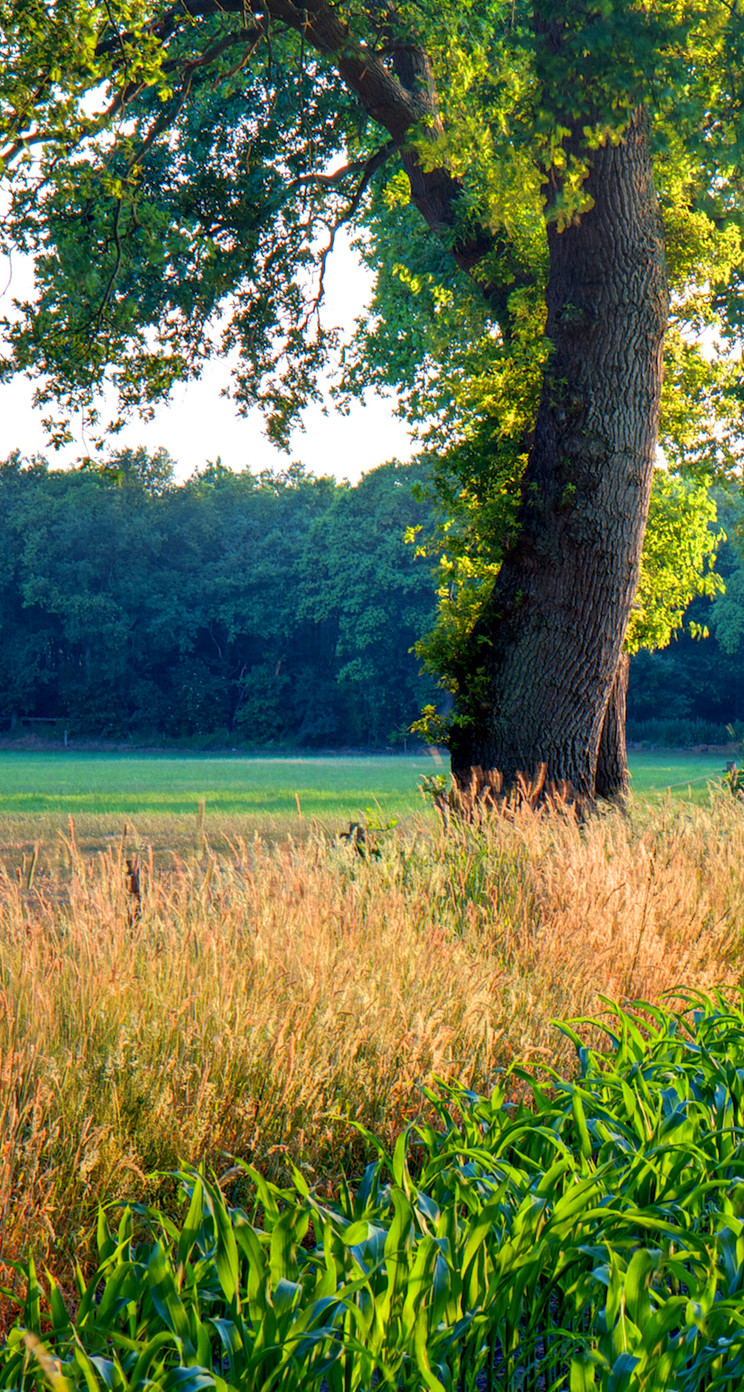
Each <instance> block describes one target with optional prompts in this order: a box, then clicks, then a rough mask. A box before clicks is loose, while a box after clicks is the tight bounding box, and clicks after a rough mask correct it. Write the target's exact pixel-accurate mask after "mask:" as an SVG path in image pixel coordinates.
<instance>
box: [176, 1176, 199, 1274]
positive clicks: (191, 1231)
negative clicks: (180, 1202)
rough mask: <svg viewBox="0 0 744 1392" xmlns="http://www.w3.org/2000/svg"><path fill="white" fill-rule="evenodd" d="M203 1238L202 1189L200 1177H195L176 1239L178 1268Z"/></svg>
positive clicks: (185, 1261) (184, 1262)
mask: <svg viewBox="0 0 744 1392" xmlns="http://www.w3.org/2000/svg"><path fill="white" fill-rule="evenodd" d="M203 1237H204V1188H203V1185H202V1181H201V1176H199V1175H197V1176H195V1179H194V1187H193V1189H192V1191H191V1199H190V1201H189V1207H188V1212H187V1214H186V1219H185V1222H184V1225H183V1227H182V1228H181V1234H180V1237H179V1239H178V1262H179V1265H180V1266H185V1265H186V1263H187V1261H188V1259H189V1257H190V1255H191V1252H192V1249H193V1248H194V1247H195V1246H196V1244H197V1242H199V1241H200V1240H202V1239H203Z"/></svg>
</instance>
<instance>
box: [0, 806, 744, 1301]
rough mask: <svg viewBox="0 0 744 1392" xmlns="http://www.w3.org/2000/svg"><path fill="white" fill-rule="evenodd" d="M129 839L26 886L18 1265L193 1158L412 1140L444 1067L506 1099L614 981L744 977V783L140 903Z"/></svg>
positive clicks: (56, 1247)
mask: <svg viewBox="0 0 744 1392" xmlns="http://www.w3.org/2000/svg"><path fill="white" fill-rule="evenodd" d="M123 851H124V848H123V846H122V848H121V850H120V852H119V853H117V852H115V851H112V850H108V851H107V852H106V853H105V854H101V855H99V856H97V857H94V858H86V857H84V856H82V855H80V854H79V853H78V851H77V849H76V847H75V843H74V839H73V840H72V841H71V843H70V854H69V865H68V868H67V870H66V871H65V872H64V873H62V872H59V873H58V874H55V875H54V876H51V875H50V876H48V877H47V878H41V879H39V880H38V881H37V882H36V883H35V884H33V885H31V886H30V887H29V886H28V885H26V884H25V883H23V881H22V878H21V879H20V880H19V879H18V878H17V877H13V876H11V875H8V874H5V875H4V876H3V877H2V879H1V880H0V1077H1V1078H2V1092H1V1093H0V1262H4V1263H8V1262H10V1261H12V1259H13V1258H15V1257H18V1256H20V1255H21V1254H25V1253H27V1252H28V1251H29V1249H31V1248H33V1249H34V1250H35V1251H36V1253H37V1256H42V1257H45V1258H47V1259H49V1260H51V1261H52V1262H53V1264H54V1265H55V1266H56V1267H57V1269H58V1270H62V1269H63V1268H64V1266H65V1264H66V1262H67V1261H68V1260H69V1258H70V1257H71V1256H72V1254H73V1253H77V1254H78V1255H80V1254H81V1253H84V1250H85V1234H86V1232H87V1231H88V1230H89V1227H90V1224H91V1221H92V1219H93V1218H94V1216H95V1208H96V1204H97V1201H98V1200H99V1199H101V1200H106V1199H109V1198H112V1197H114V1196H116V1195H126V1196H128V1197H132V1196H137V1197H140V1198H144V1197H146V1196H147V1195H148V1193H149V1194H152V1193H153V1192H154V1190H155V1189H156V1188H157V1187H158V1186H160V1188H161V1190H162V1188H163V1185H164V1184H167V1181H164V1180H162V1179H160V1180H158V1179H157V1178H153V1177H152V1175H153V1172H154V1171H156V1170H164V1169H168V1168H170V1167H173V1166H175V1165H176V1164H177V1162H178V1161H179V1160H184V1161H188V1162H191V1163H196V1162H198V1161H200V1160H205V1161H206V1162H207V1164H208V1165H211V1166H214V1167H215V1168H216V1170H217V1171H218V1172H220V1173H224V1171H226V1170H227V1169H228V1168H229V1166H230V1163H231V1157H232V1156H234V1155H236V1154H237V1155H240V1156H242V1157H244V1158H248V1159H250V1160H251V1161H252V1162H253V1163H254V1164H255V1165H257V1166H258V1167H259V1168H261V1169H262V1170H264V1171H265V1172H267V1173H269V1174H271V1175H273V1176H274V1177H276V1176H277V1175H279V1176H280V1175H281V1174H282V1172H286V1167H287V1165H288V1163H289V1162H290V1161H292V1162H294V1163H295V1164H298V1165H301V1166H304V1167H305V1168H306V1172H307V1173H308V1175H310V1176H311V1177H312V1178H313V1180H314V1182H317V1183H321V1184H323V1183H328V1184H332V1183H333V1181H334V1179H335V1178H337V1177H338V1176H339V1174H340V1173H342V1172H344V1171H346V1172H352V1173H353V1172H354V1171H355V1170H356V1169H357V1168H358V1166H359V1165H360V1164H361V1162H362V1159H363V1154H364V1142H363V1140H362V1138H361V1137H360V1136H359V1134H358V1133H356V1132H355V1131H354V1129H353V1127H352V1126H351V1125H350V1123H351V1122H354V1121H357V1122H361V1123H362V1124H363V1125H364V1126H366V1127H369V1128H371V1129H372V1130H373V1131H374V1132H376V1133H377V1134H378V1135H379V1136H380V1137H381V1138H382V1139H383V1140H386V1139H390V1138H391V1137H392V1136H393V1135H394V1134H396V1133H397V1132H398V1131H399V1130H400V1129H401V1128H402V1127H403V1126H404V1125H405V1123H406V1122H407V1120H409V1119H411V1118H412V1117H414V1116H416V1115H417V1113H419V1111H420V1109H421V1094H420V1091H419V1088H420V1085H421V1084H422V1083H424V1082H426V1081H428V1080H429V1079H430V1077H431V1075H432V1074H440V1075H445V1076H448V1077H457V1078H459V1079H461V1080H464V1081H465V1082H466V1083H467V1084H468V1085H469V1086H471V1087H473V1088H475V1089H480V1090H487V1089H488V1088H489V1085H490V1084H491V1082H492V1080H493V1079H494V1075H495V1072H496V1070H498V1069H500V1068H502V1067H503V1066H504V1065H505V1064H507V1063H508V1062H509V1061H511V1060H512V1059H514V1058H515V1057H518V1056H521V1057H523V1058H531V1059H532V1060H533V1061H539V1060H544V1061H553V1062H557V1061H559V1059H560V1057H561V1055H565V1052H566V1050H567V1049H568V1047H569V1046H568V1045H567V1044H566V1042H565V1040H563V1038H562V1036H561V1035H560V1034H559V1033H558V1032H557V1031H556V1030H555V1029H554V1028H553V1026H552V1025H551V1020H552V1019H553V1018H554V1017H556V1016H563V1017H569V1016H575V1015H580V1014H584V1013H587V1012H593V1011H596V1010H597V1009H599V1008H601V1001H600V996H601V995H602V994H605V995H609V996H612V997H616V998H627V997H646V998H648V999H653V998H655V997H658V996H659V995H660V993H661V992H663V991H665V990H667V989H669V988H672V987H675V986H679V985H683V986H687V987H708V986H710V985H711V984H728V985H730V984H732V983H737V982H738V980H739V975H740V970H741V956H742V948H741V942H742V928H743V927H744V809H743V808H742V807H741V805H740V804H738V803H736V802H734V801H733V800H732V799H729V800H728V801H724V800H720V801H719V802H718V803H717V804H716V805H715V806H713V807H712V808H711V809H710V810H708V811H705V810H700V809H691V808H689V807H688V808H684V807H678V806H672V805H669V806H666V807H664V808H662V809H660V810H656V811H652V812H649V811H648V810H646V811H645V812H643V813H641V812H638V813H634V812H631V813H630V814H629V815H627V816H623V815H621V814H619V813H616V812H613V813H610V814H608V815H606V816H604V817H597V818H596V819H595V820H592V821H590V822H589V823H588V824H586V825H585V826H583V827H582V826H579V825H577V824H576V822H575V821H572V820H570V819H569V818H567V817H564V816H554V817H549V816H544V815H543V816H541V815H537V814H535V813H532V812H530V811H529V809H528V808H523V809H521V810H519V809H518V810H513V812H512V815H510V816H499V817H494V818H493V820H491V821H490V822H489V823H488V824H487V825H485V826H483V827H481V828H468V827H460V828H453V829H452V830H451V832H450V834H449V836H447V837H445V836H444V835H443V834H441V833H437V832H435V831H432V829H431V828H430V827H428V826H427V825H426V824H425V823H424V822H421V823H420V824H419V825H418V826H417V827H413V828H409V829H408V830H407V831H406V833H405V834H404V835H401V836H399V837H394V836H392V835H391V836H389V837H387V838H386V839H385V840H384V841H383V844H382V847H381V855H380V858H379V859H369V860H367V859H365V858H363V857H362V856H360V855H359V854H357V853H356V852H355V850H354V848H353V847H346V846H341V845H339V844H338V843H336V844H332V843H329V842H328V840H327V839H324V838H323V837H322V836H321V835H320V834H318V835H317V836H316V837H314V838H312V837H311V838H310V839H309V840H306V841H304V842H303V843H298V842H295V841H292V840H290V839H287V840H286V841H284V842H283V843H281V844H278V845H275V846H273V847H271V848H269V847H267V846H266V845H264V844H262V842H261V841H260V840H258V839H256V840H254V841H252V842H250V843H245V842H243V841H233V842H232V843H231V851H230V854H229V855H224V856H223V855H221V856H219V857H217V856H215V855H214V854H212V853H210V852H209V850H208V848H207V849H206V850H205V854H204V856H203V857H202V858H201V860H197V859H195V858H194V859H192V860H190V861H186V860H184V861H182V862H179V863H177V864H175V866H174V868H173V869H172V870H168V871H166V870H161V869H152V863H151V866H150V868H148V866H147V865H145V867H144V871H143V876H142V889H143V897H142V911H141V915H140V916H139V917H136V916H135V915H133V913H132V907H133V901H132V900H131V898H129V897H128V896H127V894H126V891H125V875H124V863H123ZM30 878H31V876H30V873H29V874H28V875H27V879H28V880H30ZM564 1061H565V1060H564ZM161 1197H162V1194H161ZM6 1270H7V1267H6ZM0 1284H2V1282H1V1281H0Z"/></svg>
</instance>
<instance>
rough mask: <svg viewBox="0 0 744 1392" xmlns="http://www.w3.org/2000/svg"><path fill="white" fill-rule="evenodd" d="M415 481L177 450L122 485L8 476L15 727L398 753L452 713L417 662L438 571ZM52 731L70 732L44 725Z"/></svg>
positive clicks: (9, 672) (113, 480)
mask: <svg viewBox="0 0 744 1392" xmlns="http://www.w3.org/2000/svg"><path fill="white" fill-rule="evenodd" d="M413 474H414V469H413V468H412V467H411V466H401V465H396V464H388V465H384V466H383V467H382V468H379V469H376V470H375V471H374V472H372V473H370V474H368V475H367V476H366V477H365V478H364V479H362V481H361V482H360V483H359V484H358V485H357V487H355V488H350V487H348V485H345V484H339V483H336V482H335V481H334V480H333V479H331V478H314V477H311V476H308V475H306V474H305V473H304V472H303V471H302V470H301V469H300V468H299V467H298V466H293V467H291V468H290V469H289V470H288V471H287V472H286V473H285V474H283V475H282V476H280V477H276V476H271V477H267V476H260V477H255V476H254V475H252V474H250V473H249V472H244V473H240V474H235V473H233V472H231V471H230V470H229V469H227V468H225V467H223V466H222V465H221V464H219V463H218V464H210V465H209V466H207V468H206V469H205V470H204V471H203V472H202V473H201V474H200V475H199V476H198V477H195V478H192V479H190V480H189V481H188V482H186V483H184V484H182V485H180V486H174V484H173V479H172V472H171V464H170V461H169V459H168V457H167V455H166V454H165V452H162V453H160V454H158V455H156V456H155V457H154V458H148V457H147V455H145V454H144V452H141V453H136V454H129V453H126V452H125V453H123V454H121V455H119V456H118V458H117V459H116V460H114V461H113V462H112V465H111V467H110V469H109V470H108V471H107V473H101V472H99V471H94V470H92V469H83V470H74V471H71V472H62V471H58V470H52V469H48V468H47V467H46V466H45V465H44V464H43V463H42V462H40V461H37V462H34V463H32V464H31V465H30V466H26V467H23V466H22V463H21V461H20V460H19V459H17V458H14V459H11V460H10V461H8V462H6V463H5V465H3V466H2V468H0V556H2V562H1V564H2V571H1V572H0V574H1V579H0V614H1V616H2V617H1V620H0V623H1V631H2V639H1V641H0V719H2V721H3V723H4V724H5V725H6V728H7V727H9V726H10V725H11V722H12V721H13V718H14V717H15V721H14V725H15V728H16V730H22V729H23V723H22V718H23V717H29V716H31V717H36V718H44V717H46V718H50V717H60V718H63V719H64V721H65V722H66V724H67V725H68V726H69V730H70V733H71V734H75V735H82V734H88V735H97V736H115V737H122V736H127V735H130V734H131V735H134V736H138V737H144V738H155V737H157V738H162V737H166V738H169V739H177V738H179V737H182V738H183V737H185V738H189V739H194V738H198V737H202V738H206V737H209V736H211V737H212V738H213V740H214V741H216V742H217V743H226V742H229V743H231V744H236V743H247V744H255V745H264V744H268V743H271V742H274V741H285V742H291V743H299V744H306V745H309V746H313V745H315V746H318V745H343V744H348V743H353V744H357V745H359V744H363V745H385V744H388V743H389V742H390V740H391V738H392V737H394V736H395V735H396V734H397V733H398V732H401V731H403V730H405V728H406V727H407V725H408V724H409V723H410V722H411V721H412V720H413V719H415V717H416V715H417V713H418V711H419V709H420V707H421V704H422V702H424V701H425V700H431V699H432V698H434V699H436V693H435V688H434V683H433V681H432V680H431V679H430V678H427V677H422V676H421V675H420V674H419V665H420V664H419V662H418V660H417V659H416V657H415V656H414V655H413V654H412V653H411V651H410V649H411V647H412V645H413V643H414V642H415V640H416V639H417V638H418V637H419V636H420V635H421V633H422V632H424V631H425V630H426V628H427V626H429V625H430V624H431V622H432V619H433V614H434V606H435V600H434V589H433V582H432V574H431V563H430V562H427V561H422V560H420V559H418V560H417V558H416V556H415V548H414V547H412V546H407V545H406V544H405V541H404V532H405V529H406V527H408V526H409V525H411V524H412V523H413V524H415V523H416V522H417V520H418V518H419V515H423V514H424V513H426V512H427V506H426V505H425V504H422V503H418V502H417V501H416V500H415V499H414V498H413V497H412V493H411V487H412V477H413ZM31 728H33V729H34V730H37V731H42V732H48V730H49V729H50V728H51V727H44V726H33V727H31Z"/></svg>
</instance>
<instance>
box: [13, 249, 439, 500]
mask: <svg viewBox="0 0 744 1392" xmlns="http://www.w3.org/2000/svg"><path fill="white" fill-rule="evenodd" d="M1 261H2V258H0V262H1ZM8 270H9V268H8V265H7V262H6V263H5V265H2V264H0V295H1V292H2V290H3V288H4V287H5V282H6V281H7V280H8ZM12 270H13V275H12V280H11V283H10V286H9V287H8V289H7V291H6V293H5V297H4V298H0V305H2V309H3V311H4V312H6V311H5V306H6V305H7V302H8V300H9V299H10V298H18V299H21V298H23V297H25V296H28V295H29V294H30V292H31V287H32V277H31V271H30V267H29V264H28V263H24V261H23V258H20V257H15V258H14V261H13V267H12ZM370 290H371V277H370V275H369V273H368V272H367V271H366V270H365V269H364V268H363V267H362V266H360V264H359V261H358V259H357V257H356V255H355V253H354V252H353V251H352V250H351V249H350V247H349V245H348V243H347V242H342V240H341V238H340V237H339V238H338V239H337V248H336V249H335V250H334V253H333V256H332V257H331V258H330V260H329V263H328V270H327V275H326V308H325V313H324V322H326V323H327V324H331V323H333V324H336V325H339V326H341V327H342V328H344V330H345V331H347V332H350V331H351V327H352V325H353V321H354V318H355V316H356V315H357V314H358V313H359V312H360V310H361V309H362V308H363V307H364V304H365V302H366V299H367V298H368V296H369V294H370ZM228 380H229V368H228V365H227V364H226V363H225V362H219V361H216V360H215V361H213V362H212V363H209V364H208V365H207V368H206V370H205V372H204V374H203V377H202V378H201V380H200V381H199V382H196V383H190V384H189V385H187V386H182V387H178V388H176V389H175V391H174V392H173V400H172V402H171V404H170V405H168V406H162V407H160V408H159V409H158V411H157V412H156V415H155V419H154V420H153V421H151V422H143V421H139V420H136V419H133V420H132V422H131V424H129V425H127V427H126V428H125V429H124V430H123V431H122V432H121V434H119V435H117V436H115V437H114V439H113V440H112V445H113V447H114V448H115V449H119V448H124V447H125V446H131V447H132V448H136V447H138V446H139V445H144V446H145V447H146V448H147V449H149V450H151V451H153V450H155V449H157V448H158V447H159V446H160V445H163V446H164V447H165V448H166V449H167V450H168V451H169V453H170V454H171V455H172V456H173V458H174V459H175V460H176V461H177V463H178V470H177V476H178V477H179V478H187V477H188V476H189V475H190V474H192V473H193V472H194V470H195V469H199V468H201V467H202V466H203V465H204V464H205V462H206V461H207V460H208V459H212V460H214V459H216V458H217V456H218V455H219V456H220V457H221V459H222V462H223V464H227V465H228V466H229V467H230V468H233V469H242V468H245V467H246V466H248V467H249V468H250V469H252V470H253V471H254V472H257V471H258V470H260V469H265V468H274V467H277V468H280V469H281V468H285V467H286V465H287V464H288V463H289V461H290V460H291V459H298V460H301V461H302V463H303V464H305V465H306V466H307V467H308V468H309V469H311V470H312V472H313V473H315V474H334V475H335V476H336V477H337V478H339V479H344V478H345V479H348V480H349V481H350V482H352V483H354V482H356V480H357V479H358V478H359V476H360V474H362V473H364V472H365V471H366V470H368V469H373V468H374V467H375V466H376V465H377V464H383V463H384V462H385V460H387V459H393V458H397V459H400V460H406V459H409V458H410V457H411V454H412V452H413V446H412V443H411V438H410V435H409V432H408V430H407V429H406V427H405V425H404V424H403V422H402V421H400V420H399V419H398V418H397V417H396V416H395V415H394V410H395V401H394V399H392V398H384V397H381V396H379V395H378V394H377V393H369V399H368V401H367V402H366V403H365V405H364V406H362V405H361V404H360V405H354V406H353V407H352V409H351V413H350V414H349V415H348V416H342V415H341V414H340V413H339V412H338V411H335V410H334V409H333V404H332V403H331V402H330V401H329V403H328V412H329V414H328V415H327V416H324V415H323V412H322V408H321V407H320V406H312V407H309V408H308V410H307V411H306V412H305V414H304V418H303V420H304V425H305V430H304V433H303V432H301V431H296V432H295V434H294V436H293V438H292V450H291V453H290V455H288V456H287V455H284V454H283V453H281V452H280V451H278V450H276V449H275V448H274V447H273V446H272V445H271V444H270V443H269V441H268V440H267V439H266V436H265V435H264V433H263V423H262V419H261V416H260V414H259V413H258V412H253V413H251V415H249V416H247V417H241V416H238V415H237V413H236V411H235V409H234V406H233V404H232V402H230V401H228V400H226V399H225V398H224V397H222V396H221V395H220V392H221V389H222V388H223V387H224V386H225V385H226V384H227V382H228ZM32 396H33V384H32V383H30V382H29V381H27V380H26V379H25V378H23V377H18V378H16V380H15V381H14V382H12V383H11V384H9V385H7V386H0V460H2V459H5V458H6V457H7V455H8V454H9V453H10V452H11V450H13V449H20V451H21V453H22V454H23V455H30V454H34V453H41V454H45V455H46V457H47V458H48V460H49V462H50V464H51V465H52V467H57V468H59V467H62V466H64V465H67V464H70V465H72V464H74V463H75V462H76V460H77V459H78V458H79V456H81V455H83V454H85V453H86V451H87V448H88V447H87V445H86V442H85V439H84V438H83V435H82V429H81V426H80V425H79V424H78V426H77V428H76V439H75V442H74V444H73V445H71V446H69V447H68V448H67V449H64V450H58V451H55V450H53V449H52V448H51V447H50V446H49V445H48V444H47V441H46V438H45V432H44V428H43V426H42V423H41V422H42V417H43V416H44V415H46V414H47V409H48V408H44V410H38V409H36V408H34V406H33V405H32V400H31V398H32ZM73 428H75V427H73Z"/></svg>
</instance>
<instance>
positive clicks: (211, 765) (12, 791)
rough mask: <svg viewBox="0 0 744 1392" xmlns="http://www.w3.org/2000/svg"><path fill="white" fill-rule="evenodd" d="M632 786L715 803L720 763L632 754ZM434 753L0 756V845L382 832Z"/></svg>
mask: <svg viewBox="0 0 744 1392" xmlns="http://www.w3.org/2000/svg"><path fill="white" fill-rule="evenodd" d="M629 762H630V769H631V779H632V782H631V788H632V792H633V794H634V796H635V797H636V798H641V799H644V800H648V801H651V802H658V801H659V800H661V799H663V798H664V797H666V796H667V792H669V793H671V796H672V797H673V798H675V799H678V798H683V799H691V800H692V801H695V802H707V801H708V795H709V794H708V789H709V783H710V782H711V781H712V782H715V781H716V780H720V777H721V774H722V772H723V769H724V766H725V758H724V756H723V755H721V754H711V753H702V754H693V753H689V752H686V751H662V752H650V751H649V752H643V753H634V754H631V756H630V761H629ZM446 767H447V765H446V761H443V760H442V759H441V756H440V755H439V754H438V753H437V752H436V751H435V752H434V753H431V754H427V753H422V754H418V755H408V756H405V755H393V756H390V755H387V756H386V755H378V756H369V757H360V756H344V755H338V756H326V757H317V756H312V755H308V756H276V757H274V756H245V755H227V756H222V757H219V758H216V757H214V756H200V755H182V754H154V755H153V754H148V755H145V754H127V753H122V754H98V753H78V752H74V751H69V752H65V753H62V752H53V753H43V752H37V751H34V752H28V751H7V750H5V751H0V846H3V847H5V849H6V851H7V850H8V849H9V848H10V847H12V846H16V847H22V846H26V847H28V846H33V844H34V843H35V842H37V841H40V842H41V843H42V845H44V847H45V849H46V850H47V851H49V850H50V849H51V848H52V847H53V846H56V845H57V844H58V843H59V833H60V832H61V833H62V834H63V835H67V834H68V831H69V819H70V817H72V818H73V820H74V824H75V831H76V835H77V839H78V842H79V844H80V845H81V846H82V847H84V848H86V849H89V850H95V849H100V848H102V847H104V846H105V845H107V844H110V843H111V841H112V839H114V838H116V839H118V838H119V837H120V836H121V833H122V829H123V826H124V825H125V824H126V826H127V828H128V833H129V839H130V841H132V840H134V842H135V843H136V842H137V841H139V842H141V843H142V844H145V843H148V842H149V843H152V844H153V845H154V846H155V847H156V848H158V849H159V850H161V851H162V850H165V849H171V850H174V851H178V852H179V853H185V852H188V851H189V850H190V849H192V848H193V846H194V843H195V838H197V821H198V823H199V827H198V840H199V842H200V843H201V841H202V840H203V838H204V836H206V837H207V839H208V840H210V841H212V842H213V843H214V844H215V846H216V845H217V844H218V842H219V840H220V838H221V837H222V835H223V833H227V834H228V835H230V836H235V835H241V836H252V835H253V834H254V833H255V832H257V831H258V832H259V833H260V834H261V835H264V836H265V835H269V836H271V835H272V834H276V833H282V832H287V831H291V832H292V833H293V834H297V832H298V831H299V832H302V831H303V823H304V828H305V829H306V828H308V827H309V826H310V824H311V823H313V822H316V823H319V824H320V825H321V826H322V827H323V828H324V829H326V830H329V831H333V832H336V831H338V830H340V829H341V827H342V826H343V825H348V823H349V822H350V821H363V820H365V818H369V819H371V820H372V821H374V822H379V823H380V824H382V825H385V824H387V823H388V822H391V821H393V820H398V821H400V820H402V819H404V818H407V817H410V816H411V815H412V814H414V813H418V812H421V811H422V810H423V803H422V799H421V795H420V793H419V792H418V783H419V780H420V779H421V777H422V776H423V775H424V774H433V773H441V772H444V771H446Z"/></svg>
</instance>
